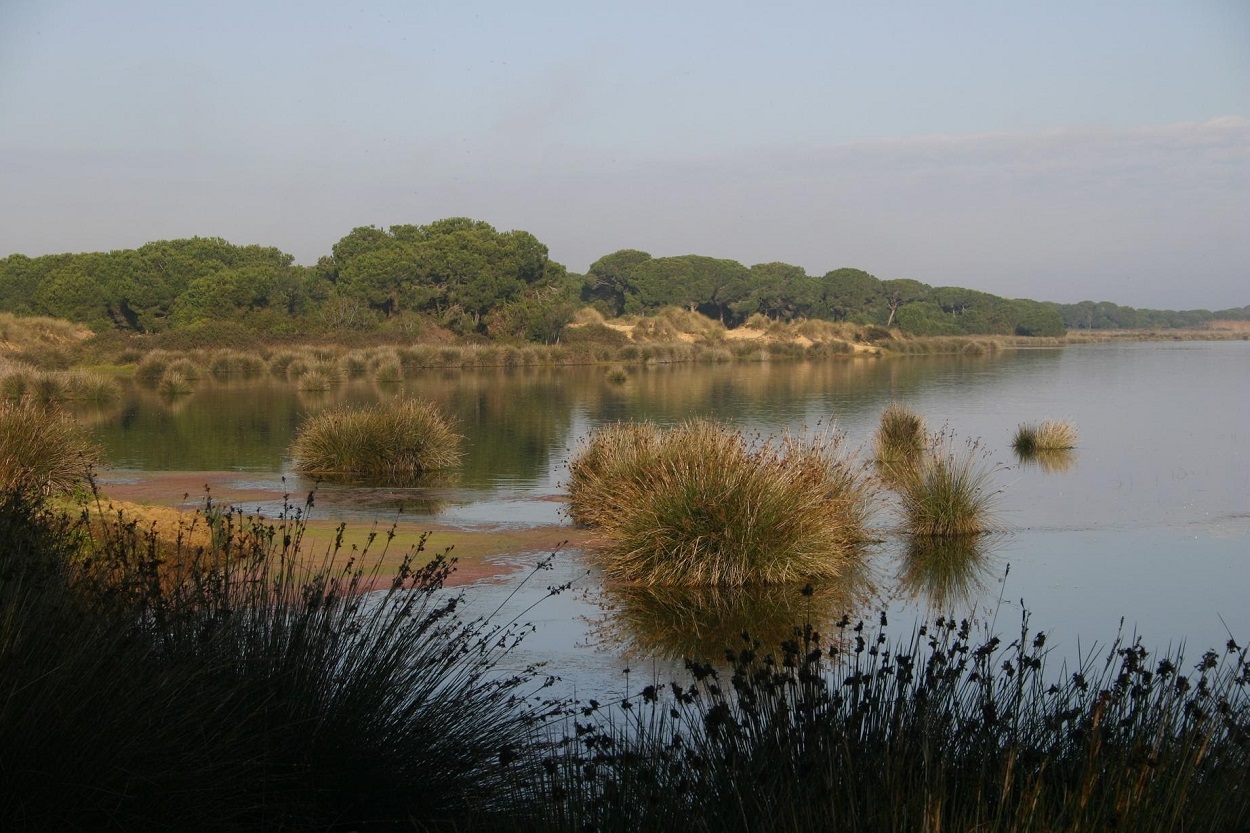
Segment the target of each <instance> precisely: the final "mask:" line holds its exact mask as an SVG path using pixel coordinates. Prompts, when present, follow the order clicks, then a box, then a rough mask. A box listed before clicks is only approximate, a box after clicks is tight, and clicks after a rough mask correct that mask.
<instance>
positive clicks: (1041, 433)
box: [1011, 419, 1076, 457]
mask: <svg viewBox="0 0 1250 833" xmlns="http://www.w3.org/2000/svg"><path fill="white" fill-rule="evenodd" d="M1011 447H1012V448H1014V449H1015V450H1016V453H1017V454H1019V455H1020V456H1021V457H1027V456H1029V455H1032V454H1036V453H1037V452H1039V451H1068V450H1070V449H1073V448H1076V426H1074V425H1073V424H1072V423H1070V422H1065V421H1063V420H1056V419H1048V420H1045V421H1044V422H1042V423H1041V424H1040V425H1030V424H1028V423H1025V424H1022V425H1021V426H1020V427H1019V428H1017V429H1016V435H1015V438H1014V439H1013V440H1012V442H1011Z"/></svg>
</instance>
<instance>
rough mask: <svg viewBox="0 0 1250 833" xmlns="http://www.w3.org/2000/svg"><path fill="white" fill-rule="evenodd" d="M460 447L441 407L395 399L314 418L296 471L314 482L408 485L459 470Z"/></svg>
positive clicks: (297, 449) (300, 444)
mask: <svg viewBox="0 0 1250 833" xmlns="http://www.w3.org/2000/svg"><path fill="white" fill-rule="evenodd" d="M460 442H461V437H460V435H459V434H457V433H456V432H455V430H454V429H453V428H452V425H451V423H450V422H449V421H448V419H447V417H446V416H445V415H444V414H443V413H442V411H441V410H440V409H439V408H438V406H437V405H435V404H434V403H432V402H424V401H419V400H414V399H396V400H393V401H390V402H386V403H383V404H379V405H374V406H370V407H365V408H351V407H343V408H336V409H332V410H328V411H323V412H322V413H319V414H316V415H314V416H312V417H309V418H308V419H307V420H306V421H305V422H304V423H303V424H302V425H301V426H300V427H299V428H298V430H297V431H296V434H295V439H294V440H293V441H292V443H291V455H292V457H293V459H294V461H295V469H296V470H297V471H299V472H301V473H303V474H307V475H310V476H314V477H326V478H337V479H343V480H347V481H355V482H362V483H374V484H386V485H403V484H410V483H414V482H417V481H419V480H420V479H421V478H422V477H423V476H425V475H427V474H429V473H430V472H439V471H443V470H446V469H450V468H454V467H455V466H456V465H458V464H459V462H460Z"/></svg>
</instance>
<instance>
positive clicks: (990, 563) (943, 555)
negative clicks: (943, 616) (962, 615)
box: [897, 535, 1005, 613]
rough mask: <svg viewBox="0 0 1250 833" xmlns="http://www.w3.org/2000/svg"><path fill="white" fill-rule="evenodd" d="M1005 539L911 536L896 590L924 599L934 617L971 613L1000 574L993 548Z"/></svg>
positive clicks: (960, 536)
mask: <svg viewBox="0 0 1250 833" xmlns="http://www.w3.org/2000/svg"><path fill="white" fill-rule="evenodd" d="M1004 537H1005V536H1003V535H955V536H949V537H932V536H922V535H917V536H908V537H907V543H906V548H905V550H904V551H903V556H902V559H901V560H900V562H899V572H898V577H897V586H898V589H899V591H900V593H901V594H902V595H903V596H905V597H910V598H913V599H915V598H919V597H924V598H925V599H926V600H927V602H928V605H929V609H930V610H931V611H933V612H935V613H947V612H951V611H958V610H965V609H970V608H971V607H972V606H973V605H974V604H975V602H976V601H977V599H978V598H979V597H980V596H981V595H982V594H984V593H985V591H986V589H987V588H988V587H989V582H990V579H991V578H992V577H993V576H995V575H996V574H997V572H998V568H999V566H1000V565H999V562H998V559H996V558H994V557H993V555H992V552H991V551H992V548H993V546H994V544H995V543H996V542H998V541H1001V540H1002V539H1003V538H1004Z"/></svg>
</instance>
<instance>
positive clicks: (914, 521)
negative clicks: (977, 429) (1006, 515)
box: [892, 432, 998, 537]
mask: <svg viewBox="0 0 1250 833" xmlns="http://www.w3.org/2000/svg"><path fill="white" fill-rule="evenodd" d="M996 471H997V468H996V467H995V466H994V464H993V463H992V461H990V460H989V458H988V457H987V455H986V454H985V453H984V452H983V451H982V450H981V447H980V443H978V442H977V441H975V440H969V441H968V442H966V443H965V444H964V447H963V449H962V450H960V449H957V448H955V447H954V438H953V437H952V436H951V435H949V434H947V433H945V432H941V433H938V434H935V435H934V436H933V438H932V441H931V444H930V447H929V448H928V449H926V450H925V452H924V453H923V454H921V455H920V457H919V459H918V460H917V462H916V464H915V465H914V466H909V467H906V468H905V469H903V470H902V471H900V472H898V474H899V476H898V477H897V479H896V480H895V482H894V483H892V486H893V487H894V488H895V490H896V491H897V492H898V495H899V498H900V500H901V502H902V508H903V519H904V530H905V531H906V532H907V533H909V534H911V535H915V536H937V537H943V536H952V535H977V534H980V533H982V532H988V531H991V530H992V529H993V526H994V522H993V517H992V510H993V505H994V500H995V498H996V497H997V494H998V493H997V491H995V490H993V489H992V488H991V487H992V486H993V482H992V481H993V477H994V473H995V472H996Z"/></svg>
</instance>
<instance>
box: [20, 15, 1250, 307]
mask: <svg viewBox="0 0 1250 833" xmlns="http://www.w3.org/2000/svg"><path fill="white" fill-rule="evenodd" d="M452 216H469V217H473V218H475V219H479V220H485V221H487V222H489V223H491V224H492V225H494V226H495V227H496V228H498V229H500V230H507V229H525V230H527V231H530V232H532V233H533V234H535V235H536V236H537V237H538V238H539V240H541V241H542V242H543V243H545V244H546V245H547V246H548V248H549V250H550V253H551V257H552V258H553V259H554V260H557V261H559V262H561V263H564V264H565V265H567V266H568V267H569V268H570V269H572V270H574V271H578V272H582V271H585V270H586V268H587V267H588V266H589V265H590V264H591V263H592V262H593V261H594V260H596V259H597V258H599V257H601V256H603V255H605V254H608V253H610V252H613V251H616V250H618V249H623V248H633V249H642V250H644V251H647V252H650V253H651V254H652V255H654V256H657V257H660V256H667V255H678V254H701V255H710V256H714V257H724V258H732V259H735V260H738V261H741V262H742V263H744V264H747V265H750V264H753V263H762V262H769V261H783V262H787V263H793V264H797V265H800V266H803V267H804V268H806V269H807V271H808V272H809V273H810V274H813V275H821V274H824V273H825V272H827V271H829V270H831V269H836V268H839V267H844V266H852V267H857V268H861V269H865V270H867V271H869V272H871V273H873V274H874V275H876V276H877V277H879V278H882V279H888V278H902V277H906V278H914V279H916V280H920V281H923V282H925V283H928V284H932V285H934V286H942V285H956V286H965V287H970V288H975V289H979V290H982V291H986V292H992V293H995V294H998V295H1004V296H1007V297H1027V298H1035V299H1039V300H1049V301H1059V302H1076V301H1080V300H1086V299H1088V300H1109V301H1114V302H1115V303H1119V304H1125V305H1129V306H1136V307H1155V308H1168V309H1192V308H1206V309H1222V308H1228V307H1234V306H1236V307H1240V306H1244V305H1246V304H1250V0H1122V1H1121V0H1047V2H1018V0H977V1H976V2H973V0H942V2H933V0H881V2H864V0H855V2H849V0H824V1H823V2H787V1H786V0H776V2H774V3H771V4H762V3H759V2H758V0H753V2H738V1H737V0H721V1H720V2H685V0H667V2H652V0H631V2H629V3H615V2H589V1H588V0H578V1H576V2H573V1H570V2H558V1H557V0H530V2H526V3H517V2H475V0H462V1H460V2H439V3H432V2H423V0H376V1H375V0H356V2H351V1H350V0H347V1H346V2H345V1H344V0H334V1H333V2H323V1H322V0H304V2H294V0H291V1H289V2H278V0H244V1H240V0H219V2H216V3H213V4H209V3H202V2H186V1H185V0H150V1H149V0H110V2H104V1H103V0H0V256H4V255H7V254H10V253H16V252H20V253H23V254H27V255H31V256H35V255H40V254H47V253H53V252H66V251H74V252H78V251H100V250H110V249H123V248H131V247H135V246H138V245H141V244H143V243H145V242H148V241H152V240H161V239H169V238H178V237H192V236H209V237H224V238H225V239H227V240H229V241H231V242H233V243H238V244H251V243H259V244H263V245H271V246H277V247H279V248H280V249H282V250H283V251H286V252H290V253H291V254H293V255H294V256H295V258H296V260H297V261H298V262H301V263H312V262H315V261H316V260H317V258H318V257H321V256H323V255H327V254H329V253H330V249H331V247H332V246H333V244H334V243H335V242H336V241H337V240H338V239H339V238H340V237H342V236H343V235H345V234H347V233H348V232H349V231H350V230H351V229H352V228H354V227H357V226H366V225H375V226H379V227H387V226H390V225H396V224H418V225H420V224H424V223H428V222H431V221H433V220H436V219H439V218H442V217H452Z"/></svg>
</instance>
